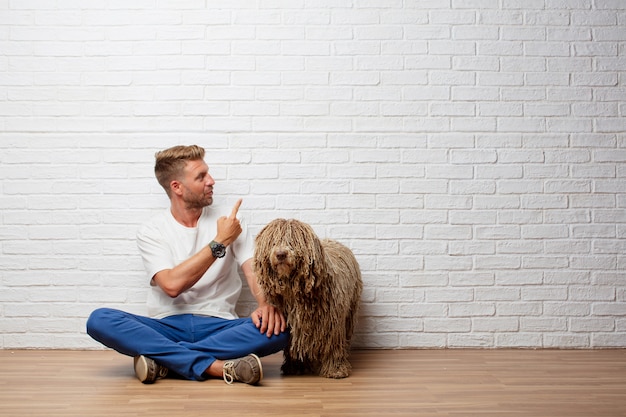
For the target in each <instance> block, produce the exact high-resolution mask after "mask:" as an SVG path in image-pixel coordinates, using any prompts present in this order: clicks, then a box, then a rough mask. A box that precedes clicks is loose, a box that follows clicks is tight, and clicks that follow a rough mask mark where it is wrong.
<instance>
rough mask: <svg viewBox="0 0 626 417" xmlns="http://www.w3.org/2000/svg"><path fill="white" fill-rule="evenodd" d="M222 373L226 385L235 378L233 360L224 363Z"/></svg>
mask: <svg viewBox="0 0 626 417" xmlns="http://www.w3.org/2000/svg"><path fill="white" fill-rule="evenodd" d="M222 373H223V374H224V382H226V383H227V384H228V385H231V384H232V383H233V382H235V380H236V379H237V374H236V373H235V362H233V361H229V362H226V363H225V364H224V368H223V371H222Z"/></svg>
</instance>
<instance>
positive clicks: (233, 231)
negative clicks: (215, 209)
mask: <svg viewBox="0 0 626 417" xmlns="http://www.w3.org/2000/svg"><path fill="white" fill-rule="evenodd" d="M242 201H243V200H242V199H241V198H240V199H239V200H237V202H236V203H235V206H234V207H233V210H232V211H231V213H230V216H228V217H226V216H222V217H220V218H219V219H217V236H216V237H215V239H214V240H215V241H216V242H219V243H221V244H222V245H224V246H228V245H230V244H231V243H233V242H234V241H235V239H237V237H238V236H239V234H241V231H242V229H241V223H239V219H237V212H238V211H239V207H240V206H241V203H242Z"/></svg>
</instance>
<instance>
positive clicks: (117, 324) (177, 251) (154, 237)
mask: <svg viewBox="0 0 626 417" xmlns="http://www.w3.org/2000/svg"><path fill="white" fill-rule="evenodd" d="M204 154H205V151H204V149H203V148H201V147H199V146H196V145H192V146H175V147H172V148H169V149H166V150H163V151H161V152H158V153H157V154H156V164H155V168H154V171H155V175H156V177H157V180H158V181H159V183H160V184H161V186H162V187H163V188H164V189H165V192H166V193H167V195H168V197H169V199H170V208H169V209H168V210H164V211H163V212H161V213H160V214H158V215H157V216H155V217H154V218H152V219H150V220H149V221H148V222H146V223H145V224H144V225H143V226H142V227H141V228H140V229H139V231H138V233H137V244H138V247H139V251H140V253H141V256H142V258H143V262H144V265H145V268H146V271H147V273H148V282H149V285H150V289H149V294H148V314H149V317H144V316H139V315H135V314H130V313H127V312H123V311H120V310H115V309H109V308H101V309H98V310H96V311H94V312H93V313H92V314H91V315H90V317H89V319H88V321H87V333H88V334H89V335H90V336H91V337H93V338H94V339H95V340H97V341H99V342H100V343H102V344H104V345H105V346H108V347H110V348H113V349H115V350H117V351H118V352H120V353H122V354H125V355H128V356H133V357H134V366H135V374H136V375H137V377H138V378H139V380H140V381H141V382H143V383H152V382H154V381H156V380H157V379H159V378H161V377H163V376H165V375H167V373H168V371H172V372H175V373H176V374H178V375H180V376H182V377H184V378H187V379H191V380H197V381H203V380H205V379H208V378H211V377H218V378H224V380H225V381H226V382H227V383H229V384H230V383H232V382H234V381H240V382H245V383H248V384H256V383H258V382H259V381H260V380H261V379H262V378H263V369H262V366H261V361H260V359H259V357H260V356H261V357H262V356H265V355H269V354H272V353H275V352H278V351H280V350H282V349H283V348H284V347H285V346H286V345H287V341H288V338H289V335H288V331H287V329H286V321H285V318H284V316H283V315H282V313H281V312H280V311H278V310H277V309H276V308H274V307H273V306H271V305H269V304H268V303H267V302H266V301H265V298H264V296H263V294H262V293H261V291H260V290H259V287H258V285H257V281H256V276H255V274H254V272H253V271H252V259H251V258H252V255H253V252H254V246H253V241H252V240H251V239H250V238H249V236H248V233H247V230H246V228H245V225H243V224H242V223H241V222H240V221H239V220H238V219H237V212H238V210H239V207H240V205H241V201H242V200H241V199H240V200H239V201H237V203H236V204H235V206H234V207H233V208H232V210H231V212H230V215H229V216H221V217H220V215H219V213H218V211H217V210H211V209H209V206H210V205H211V204H212V203H213V186H214V185H215V181H214V179H213V178H212V177H211V175H210V174H209V168H208V166H207V164H206V163H205V162H204ZM237 265H239V266H240V267H241V270H242V271H243V273H244V275H245V277H246V280H247V282H248V286H249V287H250V290H251V292H252V294H253V296H254V297H255V299H256V301H257V303H258V308H257V309H256V310H255V311H254V312H253V313H252V314H251V316H250V317H249V318H237V315H236V313H235V305H236V302H237V299H238V298H239V294H240V292H241V287H242V284H241V279H240V277H239V274H238V272H237Z"/></svg>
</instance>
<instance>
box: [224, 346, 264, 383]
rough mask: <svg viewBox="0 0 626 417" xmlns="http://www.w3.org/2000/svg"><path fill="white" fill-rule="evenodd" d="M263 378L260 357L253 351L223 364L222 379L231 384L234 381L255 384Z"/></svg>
mask: <svg viewBox="0 0 626 417" xmlns="http://www.w3.org/2000/svg"><path fill="white" fill-rule="evenodd" d="M261 379H263V367H262V366H261V359H259V357H258V356H257V355H255V354H254V353H251V354H249V355H248V356H244V357H243V358H239V359H234V360H232V361H228V362H226V363H225V364H224V381H226V383H227V384H232V383H233V382H235V381H239V382H243V383H246V384H250V385H255V384H257V383H259V381H260V380H261Z"/></svg>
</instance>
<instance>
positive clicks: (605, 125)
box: [0, 0, 626, 348]
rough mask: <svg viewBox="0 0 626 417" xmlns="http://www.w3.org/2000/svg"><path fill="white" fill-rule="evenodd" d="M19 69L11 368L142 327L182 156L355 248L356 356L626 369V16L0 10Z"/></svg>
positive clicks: (13, 134)
mask: <svg viewBox="0 0 626 417" xmlns="http://www.w3.org/2000/svg"><path fill="white" fill-rule="evenodd" d="M0 51H2V53H1V54H0V181H1V182H0V348H96V347H98V345H97V344H95V343H94V342H92V341H91V340H90V339H89V338H88V337H87V336H86V335H85V333H84V324H85V319H86V317H87V315H88V314H89V312H90V311H91V310H93V309H94V308H96V307H99V306H113V307H119V308H124V309H127V310H130V311H134V312H138V313H142V312H144V307H143V302H144V297H145V287H144V284H145V280H144V278H143V270H142V265H141V262H140V260H139V258H138V255H137V250H136V247H135V242H134V234H135V230H136V227H137V225H138V224H139V223H140V222H141V221H142V220H143V219H144V218H145V217H146V216H148V215H150V214H151V213H152V212H154V211H155V210H158V209H161V208H163V207H165V206H166V205H167V199H166V198H165V196H164V194H163V192H162V191H161V190H160V188H159V186H158V185H157V183H156V181H155V180H154V178H153V176H152V162H153V154H154V152H155V151H156V150H158V149H160V148H164V147H167V146H170V145H173V144H178V143H186V144H190V143H198V144H201V145H203V146H205V147H206V148H208V149H209V150H210V151H209V154H208V157H207V161H208V163H209V164H210V165H211V167H212V172H213V174H214V176H215V177H216V179H217V181H218V185H217V189H216V192H217V195H218V198H219V199H223V200H226V201H228V202H232V201H234V200H235V199H236V198H238V197H244V205H243V206H242V213H243V214H244V215H245V216H246V217H247V218H248V221H249V222H250V224H251V226H252V229H253V231H258V230H259V228H260V227H262V226H263V225H264V224H265V223H266V222H268V221H269V220H271V219H273V218H275V217H298V218H300V219H302V220H305V221H307V222H310V223H311V224H313V225H314V227H315V229H316V230H317V231H318V232H319V234H320V235H324V236H329V237H334V238H336V239H338V240H340V241H343V242H344V243H346V244H348V245H349V246H350V247H351V248H352V249H353V250H354V251H355V253H356V254H357V257H358V259H359V261H360V263H361V266H362V270H363V274H364V280H365V292H364V294H363V311H362V320H361V324H360V327H359V329H358V335H357V339H356V344H357V346H359V347H376V348H380V347H384V348H396V347H402V348H410V347H488V348H494V347H546V348H552V347H563V348H588V347H592V348H599V347H626V274H625V270H626V243H625V239H626V180H625V177H626V117H625V116H626V72H624V70H625V69H626V3H625V2H623V1H622V0H446V1H443V0H436V1H435V0H404V1H400V0H378V1H377V0H333V1H320V0H316V1H278V0H260V1H246V0H243V1H236V2H223V1H216V0H185V1H156V0H147V1H139V2H136V1H131V2H129V1H119V0H111V1H100V0H81V1H76V0H57V1H54V2H53V1H47V0H0ZM249 302H250V298H249V297H248V298H245V299H244V300H243V302H242V305H241V311H242V312H246V310H247V309H248V308H249Z"/></svg>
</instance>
